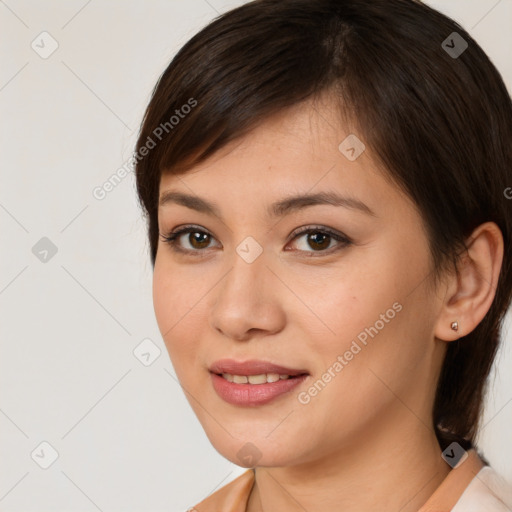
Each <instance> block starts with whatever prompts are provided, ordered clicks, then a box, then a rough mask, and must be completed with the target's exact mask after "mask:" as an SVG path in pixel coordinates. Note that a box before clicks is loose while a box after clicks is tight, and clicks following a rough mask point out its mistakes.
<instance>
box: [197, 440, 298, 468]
mask: <svg viewBox="0 0 512 512" xmlns="http://www.w3.org/2000/svg"><path fill="white" fill-rule="evenodd" d="M224 434H225V435H223V436H222V439H218V438H217V439H214V438H213V437H210V436H209V435H208V432H207V435H208V439H209V440H210V442H211V443H212V445H213V447H214V448H215V449H216V450H217V452H218V453H220V455H222V456H223V457H224V458H226V459H228V460H229V461H230V462H232V463H233V464H236V465H237V466H241V467H244V468H253V467H258V466H264V467H282V466H289V465H292V464H294V463H296V462H297V456H298V455H299V454H298V453H297V446H295V445H291V444H290V445H288V446H283V445H282V444H281V441H282V440H279V439H275V440H274V442H272V441H270V440H269V439H266V438H265V437H260V436H257V435H255V436H252V437H251V436H249V435H247V434H246V435H245V436H243V438H235V437H230V436H229V434H226V433H224Z"/></svg>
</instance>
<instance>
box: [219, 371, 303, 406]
mask: <svg viewBox="0 0 512 512" xmlns="http://www.w3.org/2000/svg"><path fill="white" fill-rule="evenodd" d="M211 376H212V383H213V388H214V389H215V391H216V392H217V394H218V395H219V396H220V397H221V398H222V399H223V400H224V401H226V402H228V403H229V404H232V405H242V406H251V405H264V404H267V403H269V402H270V401H272V400H274V399H275V398H277V397H278V396H281V395H284V394H285V393H288V392H290V391H291V390H292V389H294V388H296V387H297V386H298V385H299V384H301V383H302V382H304V380H305V379H306V377H308V375H301V376H300V377H294V378H288V379H280V380H278V381H277V382H267V383H266V384H235V383H234V382H228V381H227V380H226V379H225V378H224V377H221V376H220V375H217V374H216V373H211Z"/></svg>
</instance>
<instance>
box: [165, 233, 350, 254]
mask: <svg viewBox="0 0 512 512" xmlns="http://www.w3.org/2000/svg"><path fill="white" fill-rule="evenodd" d="M186 233H201V234H206V235H209V236H211V237H213V235H212V234H211V233H208V232H207V231H205V230H203V229H200V228H198V227H197V226H184V227H182V228H180V229H178V230H176V231H174V232H171V233H168V234H167V235H164V234H162V233H160V236H161V237H162V240H163V242H164V243H167V244H169V245H170V247H171V249H172V250H173V251H176V252H179V253H185V254H193V255H194V256H198V257H202V256H204V252H205V251H206V250H207V249H208V248H205V249H183V248H181V247H180V246H179V245H178V243H177V242H178V239H179V238H180V236H181V235H183V234H186ZM312 233H315V234H322V235H328V236H329V237H331V238H333V239H334V240H336V241H337V242H339V244H340V245H338V246H335V247H331V248H329V249H326V250H320V251H301V250H299V252H305V253H313V254H312V255H311V256H308V257H317V256H316V255H314V254H315V253H317V254H319V255H320V256H321V255H324V254H332V253H333V252H337V251H339V250H341V249H343V248H345V247H347V246H349V245H351V244H352V243H353V242H352V240H350V238H348V237H347V236H345V235H343V234H341V233H337V232H336V231H333V230H331V229H329V228H326V227H323V226H313V227H308V228H306V229H304V230H302V231H296V232H293V233H292V236H293V238H292V241H293V240H295V239H296V238H299V237H300V236H303V235H307V234H312Z"/></svg>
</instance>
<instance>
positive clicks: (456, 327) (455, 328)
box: [451, 322, 459, 331]
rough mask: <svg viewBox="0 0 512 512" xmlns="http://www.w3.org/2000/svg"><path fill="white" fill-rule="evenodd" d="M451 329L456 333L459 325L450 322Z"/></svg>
mask: <svg viewBox="0 0 512 512" xmlns="http://www.w3.org/2000/svg"><path fill="white" fill-rule="evenodd" d="M451 328H452V329H453V330H454V331H458V330H459V324H458V323H457V322H452V325H451Z"/></svg>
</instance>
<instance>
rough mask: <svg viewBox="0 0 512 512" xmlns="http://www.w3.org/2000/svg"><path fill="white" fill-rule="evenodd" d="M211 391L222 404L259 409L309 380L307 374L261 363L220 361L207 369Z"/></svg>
mask: <svg viewBox="0 0 512 512" xmlns="http://www.w3.org/2000/svg"><path fill="white" fill-rule="evenodd" d="M209 370H210V376H211V382H212V385H213V389H214V390H215V391H216V393H217V395H219V397H220V398H222V399H223V400H224V401H225V402H227V403H229V404H231V405H236V406H242V407H249V406H261V405H265V404H268V403H269V402H272V401H274V400H275V399H277V398H278V397H283V396H288V397H290V396H291V391H292V390H293V389H296V388H297V387H298V386H300V385H301V384H302V383H303V382H304V381H305V380H306V379H308V375H309V372H308V371H307V370H303V369H298V368H289V367H287V366H282V365H280V364H275V363H269V362H267V361H261V360H251V361H235V360H234V359H221V360H219V361H216V362H215V363H214V364H212V365H211V366H210V368H209Z"/></svg>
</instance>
